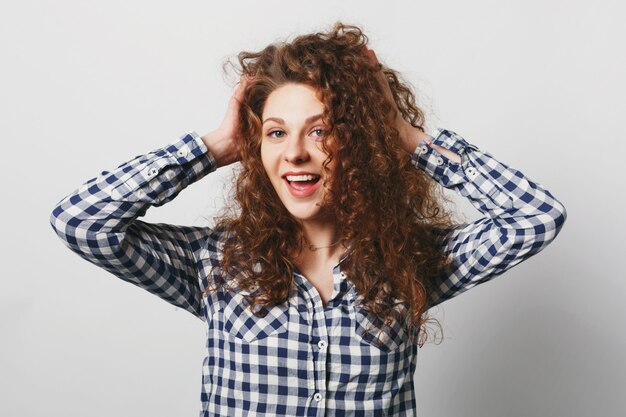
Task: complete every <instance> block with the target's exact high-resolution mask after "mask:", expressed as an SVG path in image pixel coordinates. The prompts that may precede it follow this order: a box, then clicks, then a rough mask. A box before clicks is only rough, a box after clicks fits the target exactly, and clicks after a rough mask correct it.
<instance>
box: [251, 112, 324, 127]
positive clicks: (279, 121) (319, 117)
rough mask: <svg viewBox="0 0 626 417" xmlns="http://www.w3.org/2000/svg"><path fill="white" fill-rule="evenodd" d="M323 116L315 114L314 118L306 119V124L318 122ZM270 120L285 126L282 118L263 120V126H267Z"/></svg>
mask: <svg viewBox="0 0 626 417" xmlns="http://www.w3.org/2000/svg"><path fill="white" fill-rule="evenodd" d="M322 116H323V114H321V113H320V114H315V115H313V116H309V117H307V118H306V119H304V123H311V122H314V121H316V120H317V119H321V118H322ZM270 120H272V121H274V122H277V123H281V124H285V121H284V120H283V119H281V118H280V117H268V118H267V119H265V120H263V124H265V122H269V121H270Z"/></svg>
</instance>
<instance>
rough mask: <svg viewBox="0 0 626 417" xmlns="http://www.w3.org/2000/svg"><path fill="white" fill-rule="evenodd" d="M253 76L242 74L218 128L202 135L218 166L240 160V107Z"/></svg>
mask: <svg viewBox="0 0 626 417" xmlns="http://www.w3.org/2000/svg"><path fill="white" fill-rule="evenodd" d="M250 81H251V78H250V77H247V76H242V77H241V79H240V80H239V83H238V84H237V87H236V88H235V90H234V91H233V94H232V96H231V97H230V100H229V102H228V106H227V108H226V115H225V116H224V119H223V120H222V123H221V124H220V127H218V128H217V129H216V130H214V131H213V132H211V133H207V134H206V135H204V136H202V140H203V141H204V144H205V145H206V147H207V148H208V149H209V152H210V153H211V155H213V157H214V158H215V159H216V161H217V166H218V167H222V166H225V165H230V164H232V163H235V162H237V161H239V159H240V154H239V151H240V149H239V145H238V141H237V140H236V138H237V136H238V135H240V134H241V121H240V119H239V108H240V106H241V101H242V99H243V94H244V91H245V90H246V86H247V85H248V84H249V83H250Z"/></svg>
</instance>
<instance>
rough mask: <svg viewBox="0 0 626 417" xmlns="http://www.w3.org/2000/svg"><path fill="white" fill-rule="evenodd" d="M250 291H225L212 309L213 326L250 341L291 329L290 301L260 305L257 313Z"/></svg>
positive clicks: (234, 336) (231, 335) (232, 335)
mask: <svg viewBox="0 0 626 417" xmlns="http://www.w3.org/2000/svg"><path fill="white" fill-rule="evenodd" d="M247 294H249V293H245V292H231V291H227V292H224V293H223V294H222V295H223V296H222V297H220V298H221V299H220V300H219V301H218V302H217V305H216V306H215V307H216V308H215V309H214V310H213V317H212V320H211V323H210V326H212V327H213V328H217V329H219V330H222V331H223V332H224V333H226V334H227V335H228V336H230V337H232V338H234V339H239V340H242V341H245V342H247V343H253V342H258V341H261V340H264V339H267V338H268V337H270V336H277V335H280V334H282V333H285V332H287V331H288V330H289V322H290V316H291V314H292V313H291V309H290V303H289V302H286V303H284V304H281V305H278V306H274V307H260V306H257V307H255V310H256V311H257V315H255V314H254V313H253V312H252V309H251V308H250V307H249V306H248V304H247V301H246V299H245V297H244V296H245V295H247Z"/></svg>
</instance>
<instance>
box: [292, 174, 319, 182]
mask: <svg viewBox="0 0 626 417" xmlns="http://www.w3.org/2000/svg"><path fill="white" fill-rule="evenodd" d="M317 177H319V175H287V177H286V178H287V180H288V181H312V180H314V179H315V178H317Z"/></svg>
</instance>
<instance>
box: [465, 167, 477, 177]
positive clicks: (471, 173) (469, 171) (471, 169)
mask: <svg viewBox="0 0 626 417" xmlns="http://www.w3.org/2000/svg"><path fill="white" fill-rule="evenodd" d="M465 172H467V175H469V176H470V177H473V176H474V175H476V168H474V167H469V168H467V169H466V170H465Z"/></svg>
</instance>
